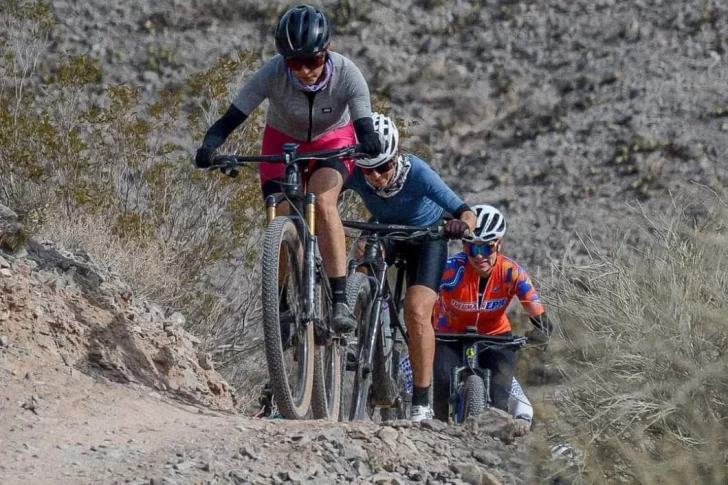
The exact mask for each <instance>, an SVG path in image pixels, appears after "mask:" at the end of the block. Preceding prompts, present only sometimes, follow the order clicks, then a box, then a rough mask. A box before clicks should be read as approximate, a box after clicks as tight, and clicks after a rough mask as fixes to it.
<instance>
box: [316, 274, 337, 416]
mask: <svg viewBox="0 0 728 485" xmlns="http://www.w3.org/2000/svg"><path fill="white" fill-rule="evenodd" d="M324 277H325V276H324V275H322V277H321V279H322V280H323V279H324ZM322 290H324V288H322V283H320V282H319V283H318V284H317V285H316V304H317V305H318V306H319V311H318V314H319V315H320V316H321V323H322V325H321V328H319V329H317V331H319V333H322V334H323V333H325V332H326V331H327V330H328V329H329V323H328V322H329V316H330V315H331V311H332V308H331V306H332V305H331V298H330V297H329V296H328V295H327V294H326V292H325V291H322ZM319 337H320V342H321V344H320V345H319V344H318V342H317V345H316V352H315V355H314V365H313V366H314V373H313V397H312V399H311V411H312V412H313V417H314V418H315V419H327V420H330V421H338V420H339V413H340V411H341V374H342V366H343V360H342V357H341V355H342V352H341V346H340V340H339V339H338V338H327V337H328V336H327V335H321V336H317V340H318V339H319Z"/></svg>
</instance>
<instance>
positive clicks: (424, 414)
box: [410, 406, 435, 422]
mask: <svg viewBox="0 0 728 485" xmlns="http://www.w3.org/2000/svg"><path fill="white" fill-rule="evenodd" d="M434 417H435V413H434V412H432V407H430V406H412V412H411V413H410V420H411V421H413V422H419V421H423V420H425V419H434Z"/></svg>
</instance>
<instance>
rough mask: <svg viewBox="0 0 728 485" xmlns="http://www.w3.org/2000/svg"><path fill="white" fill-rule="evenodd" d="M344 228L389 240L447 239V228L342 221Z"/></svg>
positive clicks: (434, 225)
mask: <svg viewBox="0 0 728 485" xmlns="http://www.w3.org/2000/svg"><path fill="white" fill-rule="evenodd" d="M341 223H342V224H343V225H344V227H348V228H350V229H359V230H361V231H368V232H371V233H377V234H381V235H382V237H384V238H387V239H419V238H431V239H441V238H445V237H446V236H445V226H444V225H442V224H433V225H431V226H409V225H404V224H380V223H378V222H359V221H343V220H342V221H341Z"/></svg>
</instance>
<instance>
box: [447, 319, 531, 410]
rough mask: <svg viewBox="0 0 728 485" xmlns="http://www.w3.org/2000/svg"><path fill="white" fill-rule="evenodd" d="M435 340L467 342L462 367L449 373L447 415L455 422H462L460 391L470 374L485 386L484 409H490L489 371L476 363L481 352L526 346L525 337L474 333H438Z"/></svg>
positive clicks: (455, 368)
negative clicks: (477, 377)
mask: <svg viewBox="0 0 728 485" xmlns="http://www.w3.org/2000/svg"><path fill="white" fill-rule="evenodd" d="M436 338H440V339H441V340H452V341H456V340H459V339H461V340H468V341H469V342H467V343H466V344H465V345H464V347H463V353H462V361H461V362H462V365H460V366H455V367H453V368H452V369H451V371H450V394H449V397H448V408H449V411H448V415H449V416H450V417H452V418H453V420H454V421H455V422H462V404H463V403H462V402H461V401H460V390H461V388H462V386H463V385H464V382H465V379H466V378H467V376H468V375H470V374H475V375H477V376H479V377H480V378H481V379H483V382H484V384H485V408H486V409H488V408H490V407H491V404H492V400H491V397H490V388H491V371H490V369H488V368H481V367H480V363H479V361H478V359H479V355H480V353H481V352H482V351H483V350H487V349H499V348H508V347H513V348H515V350H518V349H520V348H521V347H523V346H524V345H525V344H526V338H525V337H517V336H514V337H502V336H497V335H479V334H477V333H475V332H468V333H465V334H450V333H438V334H436Z"/></svg>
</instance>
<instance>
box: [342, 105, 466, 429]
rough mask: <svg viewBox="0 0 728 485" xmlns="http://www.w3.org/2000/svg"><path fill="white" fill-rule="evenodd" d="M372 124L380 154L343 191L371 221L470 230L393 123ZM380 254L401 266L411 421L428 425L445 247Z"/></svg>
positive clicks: (457, 232)
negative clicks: (399, 259)
mask: <svg viewBox="0 0 728 485" xmlns="http://www.w3.org/2000/svg"><path fill="white" fill-rule="evenodd" d="M372 118H373V120H374V129H375V131H376V132H378V133H379V134H380V137H381V143H382V153H381V154H380V155H378V156H375V157H372V158H366V159H359V160H357V161H356V165H357V166H356V168H355V169H354V172H353V173H352V175H351V177H349V180H348V181H347V183H346V186H345V188H349V189H352V190H354V191H355V192H357V193H358V194H359V196H360V197H361V199H362V201H363V202H364V205H365V206H366V208H367V210H368V211H369V212H370V213H371V215H372V220H375V221H377V222H380V223H384V224H408V225H418V226H419V225H423V226H425V225H431V224H435V223H437V222H438V221H439V220H441V219H443V218H444V217H445V216H447V215H450V216H452V217H453V218H452V219H448V220H447V222H446V223H445V232H446V234H447V236H448V237H450V238H452V239H459V238H462V236H463V235H465V233H466V231H468V230H471V231H472V230H473V229H475V221H476V218H475V213H473V211H471V210H470V207H469V206H468V205H467V204H466V203H465V202H463V200H462V199H461V198H460V197H458V196H457V195H456V194H455V193H454V192H453V191H452V189H450V187H448V186H447V185H446V184H445V182H443V181H442V179H441V178H440V177H439V176H438V175H437V173H436V172H435V171H434V170H433V169H432V168H431V167H430V166H429V165H428V164H427V163H426V162H425V161H423V160H421V159H420V158H418V157H416V156H415V155H413V154H411V153H406V152H401V151H399V147H398V143H399V133H398V132H397V127H396V126H395V125H394V122H393V121H392V120H391V119H390V118H389V117H387V116H384V115H381V114H379V113H374V114H373V115H372ZM358 250H359V251H360V252H361V251H363V247H362V246H361V245H360V246H359V247H358ZM385 254H386V256H387V259H388V260H390V261H391V259H392V258H394V256H395V254H401V255H402V256H403V257H404V259H405V261H406V269H407V291H406V293H405V298H404V320H405V325H406V327H407V333H408V335H409V339H410V340H409V345H410V348H409V352H410V359H411V362H412V373H413V379H414V388H413V392H412V420H413V421H421V420H423V419H432V417H433V413H432V407H431V403H430V402H429V396H428V388H429V386H430V380H431V378H432V366H433V362H434V357H435V333H434V331H433V328H432V323H431V322H432V310H433V307H434V306H435V302H436V301H437V291H438V288H439V286H440V280H441V278H442V272H443V270H444V268H445V263H446V261H447V241H446V240H437V241H425V242H417V243H408V242H404V241H397V242H393V243H392V244H389V245H388V246H387V247H385Z"/></svg>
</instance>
